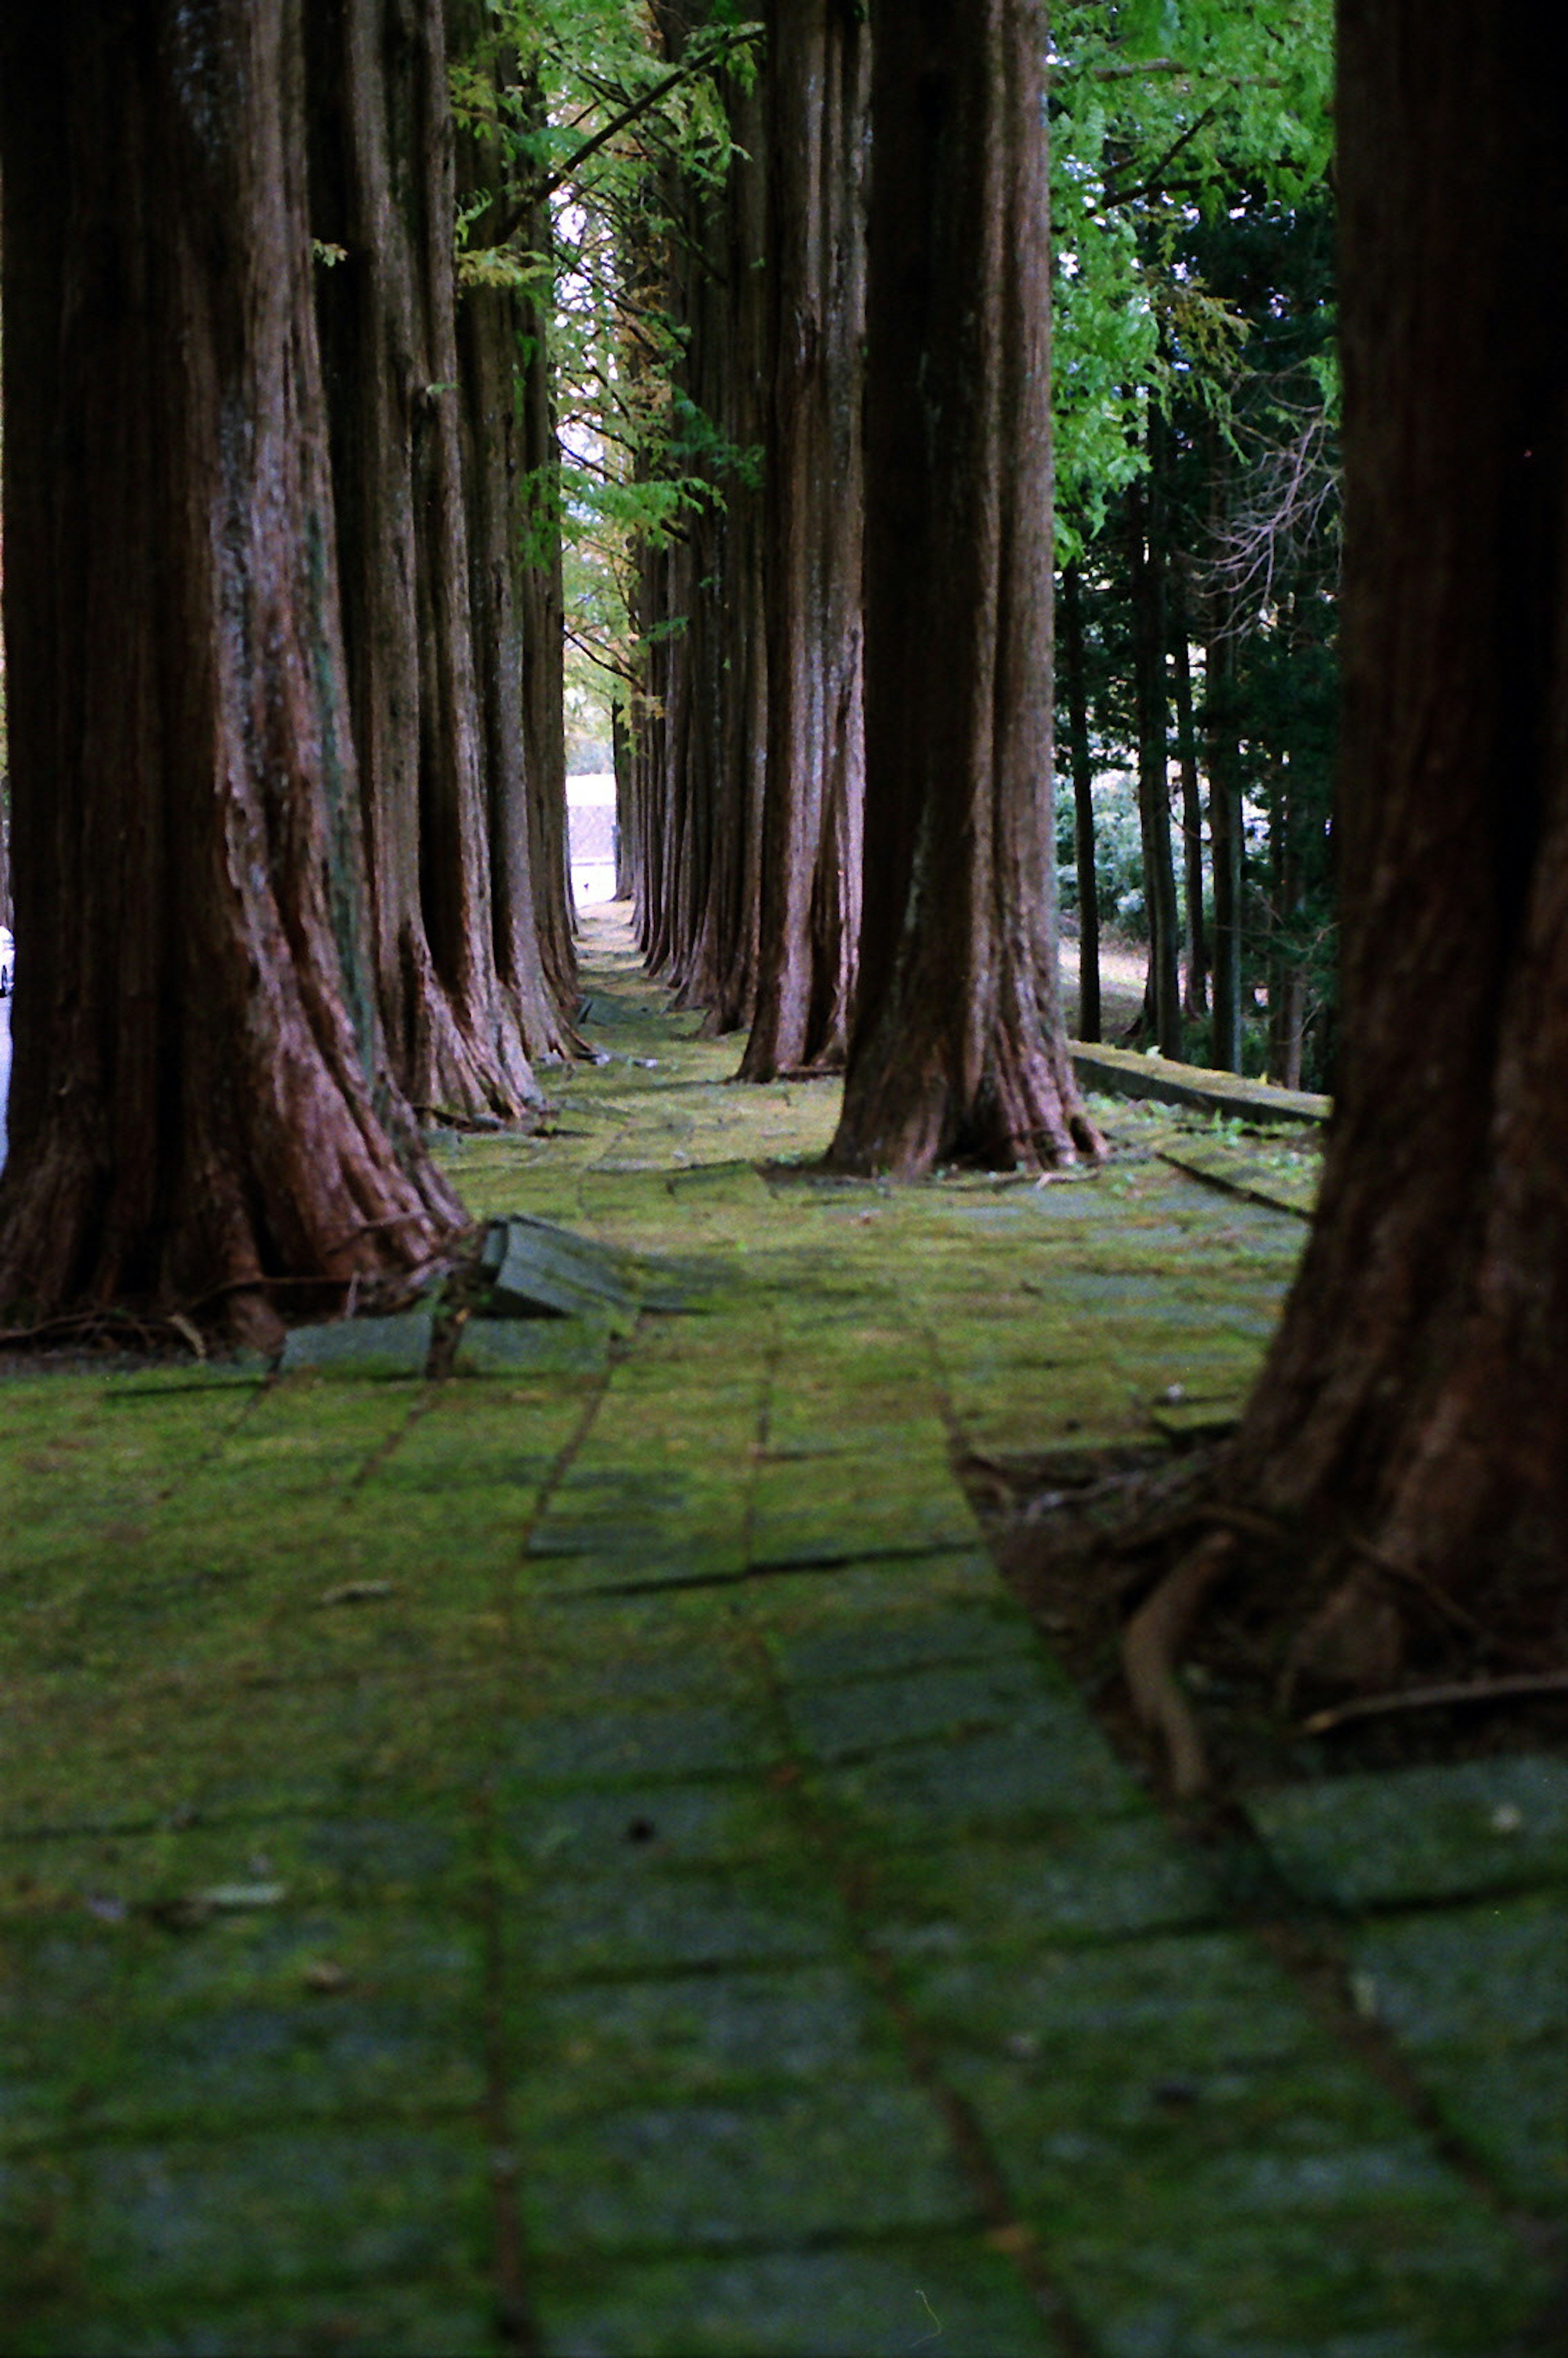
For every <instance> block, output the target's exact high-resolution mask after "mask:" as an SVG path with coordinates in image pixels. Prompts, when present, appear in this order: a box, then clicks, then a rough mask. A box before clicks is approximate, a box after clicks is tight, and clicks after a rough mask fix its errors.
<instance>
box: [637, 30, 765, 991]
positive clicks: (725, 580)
mask: <svg viewBox="0 0 1568 2358" xmlns="http://www.w3.org/2000/svg"><path fill="white" fill-rule="evenodd" d="M654 14H655V16H656V18H657V21H658V23H659V27H660V30H661V33H662V37H663V39H664V42H665V50H666V54H667V55H669V56H670V57H671V58H672V59H678V58H679V57H680V55H681V54H682V51H683V49H684V48H685V45H686V42H687V39H688V38H689V36H690V33H691V31H692V28H693V27H694V26H696V25H697V24H698V23H700V22H702V21H704V20H706V19H707V18H708V16H709V15H710V14H711V10H710V8H709V6H708V0H658V5H657V6H656V8H655V11H654ZM721 95H722V98H723V103H724V107H725V111H726V114H727V116H728V119H729V124H730V135H731V137H732V140H733V152H732V155H731V157H730V169H729V172H728V175H727V177H726V179H725V183H724V187H723V189H721V190H720V191H719V192H718V193H717V194H715V193H714V192H712V191H710V190H708V189H702V188H700V187H694V186H692V185H691V184H690V183H689V182H688V183H687V185H686V186H685V187H684V188H683V189H679V190H677V191H676V192H675V193H674V196H673V200H672V203H671V207H670V211H671V214H672V217H673V219H674V222H675V224H676V233H675V236H674V237H673V239H672V240H671V243H670V248H669V252H670V263H671V271H670V277H671V283H670V285H669V287H668V290H667V293H666V296H665V302H666V308H668V310H669V312H670V314H671V316H672V318H674V319H676V320H677V321H678V322H679V323H680V325H681V328H682V329H683V330H684V332H685V337H686V344H687V350H686V354H685V357H684V359H683V361H682V362H681V364H680V366H679V367H678V369H677V370H676V384H675V392H676V400H677V404H679V405H684V409H685V423H684V427H683V426H682V417H681V411H680V409H679V408H677V413H676V427H677V433H678V432H681V431H684V433H685V434H686V436H687V440H688V445H689V447H688V448H687V450H686V451H685V452H684V453H682V454H680V456H679V461H678V462H679V463H680V464H682V465H683V466H684V467H685V469H686V470H687V471H688V472H690V473H694V474H697V475H699V476H700V475H703V474H706V475H707V476H708V478H709V480H710V481H711V484H712V492H711V495H710V496H709V497H708V500H707V501H706V503H704V504H703V506H702V507H701V508H700V509H699V510H698V511H697V513H696V514H693V516H692V517H691V519H690V522H689V525H688V526H687V531H686V535H685V537H684V540H683V542H682V543H681V545H680V546H679V547H678V548H676V549H673V550H672V551H671V552H670V553H669V561H668V562H666V563H665V565H663V566H662V567H659V568H655V569H654V574H653V576H652V579H654V580H656V581H657V582H659V583H660V584H661V585H662V588H663V590H664V593H665V600H666V602H665V605H664V607H663V609H662V611H651V612H650V613H649V614H648V615H647V616H646V618H645V620H646V621H647V622H651V623H654V624H655V625H656V626H659V627H662V628H663V629H664V630H665V632H666V633H668V632H669V630H670V628H671V626H672V625H675V626H676V635H674V636H667V637H666V639H665V647H664V653H663V661H662V663H661V664H660V665H659V666H658V670H659V673H660V676H662V679H663V683H664V685H663V689H662V694H661V696H660V699H659V700H660V702H661V704H662V707H663V714H664V719H663V727H662V730H661V732H660V744H659V752H660V754H661V757H662V758H661V760H660V763H659V765H658V769H657V776H656V786H655V792H656V797H657V810H658V817H657V825H658V827H659V828H660V830H661V833H662V836H663V838H664V840H663V845H662V849H661V854H660V860H659V870H658V873H659V879H660V886H661V897H660V900H659V903H658V904H657V905H656V906H655V907H654V909H653V910H652V912H651V924H650V941H649V962H650V964H651V966H652V968H653V969H654V972H655V973H656V974H658V975H659V976H660V977H661V978H662V979H664V980H665V981H667V982H668V983H669V984H670V985H671V986H672V988H673V990H674V991H675V994H676V1004H677V1005H679V1006H683V1007H699V1008H702V1009H703V1010H705V1011H706V1013H705V1022H704V1027H703V1028H704V1030H705V1031H706V1032H708V1033H710V1034H714V1035H718V1034H722V1033H730V1032H734V1031H738V1030H743V1029H747V1028H749V1027H750V1024H751V1022H752V1016H753V1015H754V1013H755V1011H756V1003H757V940H758V911H759V907H760V903H761V892H762V882H761V847H762V798H763V790H764V779H765V775H766V763H767V734H768V718H767V715H768V676H767V630H766V624H765V621H764V613H765V607H764V598H763V587H762V558H763V532H762V482H761V480H760V475H759V472H758V465H757V461H758V457H759V454H760V452H761V449H762V442H763V438H764V430H765V429H764V423H763V406H762V404H763V385H764V379H765V362H766V352H767V295H766V286H765V260H766V169H767V155H768V148H767V137H768V133H767V102H766V77H765V76H762V77H759V78H758V80H757V81H756V82H755V83H754V84H753V85H752V88H751V89H750V90H747V89H745V88H743V87H742V86H741V84H740V83H739V81H735V82H732V83H730V84H728V85H726V86H725V87H724V88H723V90H722V92H721Z"/></svg>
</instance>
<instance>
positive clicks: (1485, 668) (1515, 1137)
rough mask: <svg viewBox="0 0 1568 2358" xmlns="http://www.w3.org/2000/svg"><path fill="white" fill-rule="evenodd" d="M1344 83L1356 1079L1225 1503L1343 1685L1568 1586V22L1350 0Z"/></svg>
mask: <svg viewBox="0 0 1568 2358" xmlns="http://www.w3.org/2000/svg"><path fill="white" fill-rule="evenodd" d="M1339 56H1340V61H1339V92H1338V103H1337V112H1336V124H1337V129H1338V138H1339V166H1338V171H1339V189H1340V201H1341V222H1342V238H1343V256H1342V282H1341V283H1342V288H1343V295H1342V315H1341V316H1342V320H1343V331H1344V351H1345V387H1346V396H1345V462H1346V519H1347V534H1346V557H1345V592H1344V608H1345V633H1344V658H1345V670H1344V681H1345V704H1344V715H1343V727H1342V737H1341V757H1340V773H1339V807H1338V816H1337V820H1336V840H1337V848H1338V857H1339V865H1340V872H1341V875H1342V877H1343V880H1344V919H1343V931H1342V960H1343V988H1342V994H1341V1006H1342V1010H1343V1019H1344V1034H1343V1038H1344V1046H1343V1054H1342V1058H1341V1065H1340V1077H1339V1088H1338V1092H1337V1097H1336V1113H1335V1121H1334V1126H1333V1130H1332V1132H1331V1136H1330V1141H1329V1150H1328V1156H1327V1164H1326V1169H1325V1177H1324V1184H1323V1193H1322V1198H1321V1203H1320V1207H1319V1212H1318V1217H1317V1220H1316V1222H1315V1225H1314V1230H1313V1235H1312V1238H1311V1241H1310V1243H1309V1246H1308V1249H1307V1253H1306V1257H1305V1260H1304V1262H1303V1267H1302V1271H1301V1273H1300V1276H1299V1278H1298V1281H1297V1283H1296V1286H1295V1288H1294V1291H1293V1292H1292V1296H1291V1299H1290V1302H1289V1304H1288V1306H1287V1309H1286V1313H1285V1316H1284V1321H1283V1325H1282V1326H1281V1331H1280V1334H1279V1336H1278V1339H1277V1341H1276V1343H1275V1346H1274V1348H1273V1351H1272V1353H1271V1357H1270V1359H1269V1362H1268V1365H1267V1368H1266V1369H1265V1371H1264V1375H1263V1379H1262V1380H1261V1382H1260V1386H1259V1389H1258V1391H1257V1393H1256V1395H1255V1397H1254V1399H1253V1401H1252V1402H1251V1404H1250V1406H1249V1411H1248V1413H1247V1416H1246V1419H1245V1422H1244V1424H1243V1427H1242V1430H1241V1433H1240V1435H1239V1441H1238V1453H1237V1459H1236V1467H1235V1474H1234V1477H1233V1487H1235V1488H1236V1489H1237V1490H1238V1492H1240V1493H1243V1494H1245V1495H1247V1496H1248V1497H1249V1498H1251V1499H1252V1500H1253V1501H1255V1502H1256V1503H1259V1504H1261V1505H1262V1506H1263V1507H1264V1508H1266V1509H1268V1510H1269V1511H1271V1512H1272V1513H1274V1514H1277V1515H1280V1516H1281V1517H1288V1518H1290V1519H1291V1520H1293V1521H1295V1522H1297V1523H1298V1524H1299V1525H1301V1526H1302V1527H1303V1529H1304V1530H1305V1531H1308V1532H1316V1533H1318V1534H1319V1535H1320V1536H1321V1538H1322V1540H1323V1542H1324V1561H1325V1562H1326V1563H1328V1564H1329V1565H1331V1566H1332V1565H1333V1564H1335V1563H1337V1564H1338V1566H1339V1567H1340V1569H1341V1570H1342V1571H1343V1573H1344V1574H1345V1583H1344V1585H1342V1586H1341V1587H1340V1589H1339V1590H1338V1592H1337V1594H1336V1595H1335V1597H1334V1599H1333V1601H1332V1604H1331V1606H1329V1608H1328V1609H1327V1611H1326V1612H1325V1615H1324V1616H1323V1617H1322V1618H1321V1619H1320V1620H1319V1622H1318V1623H1317V1625H1316V1628H1315V1629H1314V1651H1313V1652H1311V1653H1309V1659H1316V1660H1320V1661H1321V1660H1327V1659H1329V1658H1330V1657H1331V1655H1332V1651H1333V1648H1332V1645H1331V1640H1332V1639H1334V1638H1335V1637H1336V1636H1337V1637H1338V1638H1339V1639H1341V1640H1343V1639H1346V1636H1347V1635H1348V1634H1349V1633H1350V1632H1352V1631H1353V1630H1355V1629H1356V1628H1357V1625H1359V1629H1360V1634H1362V1635H1368V1634H1376V1631H1377V1629H1378V1628H1379V1622H1380V1623H1381V1625H1382V1626H1383V1627H1384V1629H1385V1633H1386V1628H1387V1625H1388V1623H1389V1622H1390V1620H1393V1619H1394V1618H1395V1617H1400V1618H1403V1617H1407V1616H1408V1613H1409V1610H1410V1604H1411V1598H1412V1597H1413V1596H1416V1595H1419V1594H1420V1593H1421V1587H1422V1585H1423V1584H1430V1585H1440V1586H1442V1587H1444V1588H1445V1589H1448V1590H1450V1591H1459V1590H1463V1589H1465V1588H1468V1587H1471V1586H1473V1585H1474V1584H1476V1582H1478V1581H1484V1580H1486V1579H1487V1578H1488V1577H1498V1576H1502V1577H1507V1578H1509V1579H1510V1580H1513V1579H1525V1580H1533V1581H1539V1582H1541V1583H1542V1584H1543V1585H1544V1593H1545V1594H1547V1595H1560V1594H1561V1584H1562V1577H1563V1565H1564V1563H1568V1409H1565V1403H1568V1091H1564V1089H1563V1085H1562V1075H1563V1065H1564V1063H1565V1061H1568V589H1565V583H1568V568H1565V566H1564V551H1565V549H1568V333H1565V330H1564V325H1563V315H1562V308H1561V306H1560V305H1555V304H1552V303H1543V302H1542V301H1541V288H1542V287H1543V286H1545V285H1548V284H1550V283H1551V281H1552V274H1553V273H1554V271H1555V270H1556V269H1557V267H1558V265H1559V263H1560V261H1561V254H1562V243H1563V224H1564V222H1568V146H1565V145H1564V143H1563V135H1562V120H1563V106H1564V103H1565V102H1568V20H1564V19H1563V17H1562V16H1559V15H1557V14H1555V13H1552V12H1544V13H1542V14H1541V16H1531V17H1530V18H1528V19H1526V18H1521V17H1518V16H1513V15H1511V14H1509V13H1507V12H1499V11H1497V10H1494V9H1491V8H1487V7H1485V6H1482V5H1478V0H1343V5H1342V6H1341V11H1340V53H1339ZM1372 1550H1375V1551H1376V1555H1375V1556H1374V1555H1373V1554H1372V1553H1371V1552H1369V1551H1372ZM1379 1562H1380V1563H1385V1564H1387V1565H1389V1566H1391V1567H1394V1568H1395V1570H1394V1576H1393V1578H1392V1580H1391V1582H1389V1583H1385V1581H1384V1578H1383V1575H1382V1574H1381V1572H1380V1571H1379ZM1406 1575H1409V1577H1407V1576H1406ZM1387 1666H1388V1665H1387V1662H1386V1661H1385V1662H1384V1663H1382V1664H1380V1665H1379V1668H1386V1667H1387Z"/></svg>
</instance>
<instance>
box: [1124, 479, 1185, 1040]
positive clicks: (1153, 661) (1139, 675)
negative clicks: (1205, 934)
mask: <svg viewBox="0 0 1568 2358" xmlns="http://www.w3.org/2000/svg"><path fill="white" fill-rule="evenodd" d="M1154 509H1155V500H1154V498H1153V496H1152V494H1151V495H1150V496H1149V497H1148V498H1146V497H1145V495H1144V491H1143V486H1142V484H1141V482H1138V481H1134V482H1132V483H1130V484H1129V485H1128V490H1127V554H1128V565H1129V569H1130V579H1131V587H1132V650H1133V676H1134V685H1135V689H1136V696H1137V706H1138V820H1139V827H1140V830H1141V835H1142V838H1143V902H1144V909H1145V912H1146V914H1147V916H1148V920H1149V980H1148V985H1147V988H1146V990H1145V992H1144V1004H1143V1021H1144V1025H1145V1028H1146V1029H1147V1030H1149V1031H1152V1033H1153V1035H1154V1039H1155V1043H1156V1044H1157V1046H1158V1047H1159V1049H1160V1052H1161V1054H1162V1055H1166V1056H1176V1057H1179V1056H1180V1055H1181V1054H1182V1047H1183V1041H1182V979H1181V965H1180V958H1179V945H1180V939H1181V925H1180V920H1179V918H1178V915H1177V912H1176V870H1175V863H1174V860H1173V857H1172V849H1171V788H1170V778H1169V773H1168V767H1167V764H1168V761H1169V738H1168V735H1167V728H1168V722H1169V717H1170V708H1169V703H1168V700H1167V697H1166V689H1165V592H1164V553H1163V550H1162V546H1161V544H1160V539H1159V535H1158V532H1157V529H1156V525H1155V520H1154Z"/></svg>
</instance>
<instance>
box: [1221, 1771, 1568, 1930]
mask: <svg viewBox="0 0 1568 2358" xmlns="http://www.w3.org/2000/svg"><path fill="white" fill-rule="evenodd" d="M1247 1810H1248V1814H1249V1817H1250V1818H1251V1820H1252V1823H1253V1824H1254V1825H1255V1826H1256V1827H1257V1829H1258V1832H1259V1833H1260V1836H1261V1838H1262V1840H1263V1843H1264V1844H1265V1846H1266V1847H1267V1849H1268V1851H1269V1853H1270V1855H1271V1857H1272V1858H1273V1860H1274V1862H1275V1864H1276V1866H1278V1867H1279V1869H1280V1871H1281V1874H1282V1875H1283V1876H1284V1877H1285V1878H1286V1880H1287V1881H1288V1882H1290V1883H1291V1884H1292V1885H1293V1886H1294V1887H1296V1889H1297V1890H1299V1891H1300V1892H1301V1893H1302V1895H1303V1898H1309V1899H1318V1900H1324V1901H1326V1902H1327V1903H1328V1904H1329V1905H1330V1906H1331V1907H1337V1908H1344V1909H1365V1908H1379V1907H1388V1906H1390V1904H1393V1903H1396V1902H1400V1901H1407V1900H1414V1899H1458V1898H1469V1897H1470V1896H1471V1895H1472V1894H1474V1893H1476V1892H1482V1891H1493V1890H1509V1889H1512V1888H1517V1887H1519V1886H1520V1885H1527V1886H1528V1885H1530V1884H1533V1883H1541V1882H1547V1881H1552V1882H1555V1883H1559V1884H1568V1761H1563V1760H1555V1759H1547V1758H1528V1757H1524V1758H1504V1759H1499V1760H1465V1761H1460V1762H1457V1763H1455V1764H1454V1765H1453V1766H1452V1767H1448V1768H1404V1769H1396V1770H1393V1771H1390V1772H1387V1773H1385V1774H1382V1775H1380V1776H1373V1777H1336V1778H1333V1779H1328V1780H1326V1781H1325V1782H1324V1783H1322V1784H1316V1785H1292V1786H1287V1787H1285V1788H1284V1789H1283V1790H1281V1791H1278V1792H1273V1793H1258V1794H1254V1795H1253V1796H1252V1797H1251V1799H1250V1800H1249V1802H1248V1803H1247Z"/></svg>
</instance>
